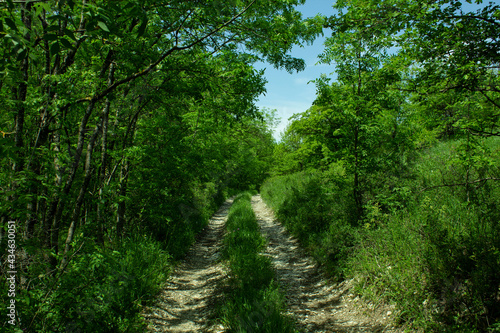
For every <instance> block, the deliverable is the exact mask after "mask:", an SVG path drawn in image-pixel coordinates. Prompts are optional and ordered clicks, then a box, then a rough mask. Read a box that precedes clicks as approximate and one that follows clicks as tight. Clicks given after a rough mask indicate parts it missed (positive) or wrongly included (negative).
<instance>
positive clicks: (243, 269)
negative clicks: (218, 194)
mask: <svg viewBox="0 0 500 333" xmlns="http://www.w3.org/2000/svg"><path fill="white" fill-rule="evenodd" d="M251 197H252V196H251V194H250V192H244V193H242V194H239V195H238V196H237V197H236V198H235V200H234V202H233V205H232V206H231V208H230V210H229V215H228V219H227V223H226V228H227V234H226V236H225V237H224V240H223V258H224V259H225V260H227V263H228V267H229V273H228V274H229V279H228V281H226V283H227V285H226V286H225V288H224V290H225V293H224V301H223V304H221V305H220V309H219V318H220V321H221V323H222V325H223V326H224V328H225V329H227V330H228V332H268V333H274V332H295V331H296V330H295V329H294V322H293V320H292V319H291V318H290V317H288V316H286V315H285V314H284V312H285V302H284V296H283V294H282V293H281V292H280V287H279V285H278V283H277V282H276V275H275V274H276V273H275V270H274V268H273V266H272V263H271V260H270V258H269V257H267V256H264V255H263V254H262V251H263V250H264V249H265V247H266V240H265V239H264V237H262V235H261V233H260V228H259V225H258V223H257V220H256V218H255V213H254V211H253V209H252V205H251Z"/></svg>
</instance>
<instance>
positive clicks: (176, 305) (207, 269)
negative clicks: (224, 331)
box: [143, 200, 232, 332]
mask: <svg viewBox="0 0 500 333" xmlns="http://www.w3.org/2000/svg"><path fill="white" fill-rule="evenodd" d="M231 204H232V200H227V201H226V202H225V203H224V204H223V205H222V206H221V208H220V209H219V210H218V211H217V213H215V214H214V216H212V218H211V219H210V222H209V225H208V226H207V228H206V229H205V231H204V232H203V233H202V235H200V238H199V239H198V240H197V242H196V243H195V244H194V245H193V247H192V248H191V249H190V250H189V252H188V253H187V255H186V260H185V261H183V262H182V263H181V264H180V265H179V266H178V267H176V269H175V271H174V273H173V274H172V275H171V277H170V279H169V281H168V282H167V286H166V288H165V289H164V290H163V291H162V292H161V294H160V295H159V297H158V300H157V302H156V304H155V305H153V306H150V307H147V308H145V309H144V311H143V316H144V318H145V319H146V322H147V323H148V332H217V330H216V328H215V327H211V325H210V322H209V321H208V318H209V316H210V314H211V310H213V304H214V302H216V301H217V297H218V296H220V295H218V294H219V293H218V292H217V291H216V287H217V285H218V282H219V281H221V280H222V279H224V278H225V276H226V274H225V272H224V267H223V265H222V263H221V262H220V261H219V260H218V259H219V249H220V242H221V240H222V237H223V233H224V224H225V222H226V219H227V214H228V210H229V208H230V206H231Z"/></svg>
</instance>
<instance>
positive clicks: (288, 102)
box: [255, 0, 334, 139]
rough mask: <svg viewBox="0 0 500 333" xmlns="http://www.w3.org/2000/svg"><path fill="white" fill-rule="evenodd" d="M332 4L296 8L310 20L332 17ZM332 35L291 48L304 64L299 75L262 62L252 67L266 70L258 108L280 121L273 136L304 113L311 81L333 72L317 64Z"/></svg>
mask: <svg viewBox="0 0 500 333" xmlns="http://www.w3.org/2000/svg"><path fill="white" fill-rule="evenodd" d="M332 5H333V1H331V0H308V1H306V4H305V5H302V6H299V7H297V9H298V10H300V11H301V12H302V14H303V17H312V16H315V15H316V14H322V15H326V16H330V15H332V14H333V8H332ZM330 35H331V32H330V31H327V30H325V31H324V36H323V37H321V36H320V37H318V38H317V39H316V40H315V41H314V43H313V45H305V46H304V47H298V46H296V47H294V48H293V49H292V52H291V54H292V55H293V56H294V57H296V58H302V59H304V60H305V62H306V66H307V67H306V69H305V70H304V71H302V72H299V73H293V74H289V73H287V72H286V71H285V70H277V69H275V68H274V67H273V66H271V65H269V64H264V63H258V64H256V65H255V67H256V68H257V69H262V68H266V71H265V76H266V79H267V81H268V83H267V85H266V89H267V93H266V94H265V95H261V96H260V98H259V100H258V102H257V106H258V107H266V108H270V109H276V110H277V111H278V113H277V116H278V117H279V118H281V122H280V124H279V125H278V126H277V128H276V129H275V132H274V137H275V138H276V139H278V138H279V134H280V133H281V132H282V131H283V130H284V128H285V127H286V125H287V123H288V118H290V117H291V116H292V115H293V114H295V113H299V112H304V111H306V110H307V109H308V108H309V107H310V106H311V105H312V102H313V101H314V99H315V97H316V88H315V86H314V83H308V82H309V81H311V80H314V79H316V78H318V77H320V75H321V74H322V73H324V74H327V75H329V74H330V73H331V72H333V71H334V68H333V66H331V65H324V64H318V65H316V63H317V62H318V55H319V54H320V53H322V52H323V48H324V47H323V43H324V41H325V37H330Z"/></svg>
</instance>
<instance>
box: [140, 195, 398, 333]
mask: <svg viewBox="0 0 500 333" xmlns="http://www.w3.org/2000/svg"><path fill="white" fill-rule="evenodd" d="M231 203H232V201H231V200H228V201H226V202H225V203H224V204H223V205H222V207H221V208H220V209H219V211H218V212H217V213H216V214H215V215H214V216H213V217H212V219H211V220H210V224H209V226H208V227H207V228H206V230H205V232H204V233H203V234H202V235H201V236H200V238H199V239H198V241H197V242H196V244H195V245H194V246H193V247H192V249H191V250H190V251H189V253H188V254H187V256H186V259H185V260H184V261H183V262H182V263H181V264H180V265H179V266H178V267H177V268H176V270H175V272H174V273H173V274H172V275H171V277H170V279H169V281H168V283H167V286H166V288H165V289H164V290H163V291H162V292H161V294H160V295H159V296H158V299H157V301H156V303H155V304H154V305H153V306H150V307H146V308H145V309H144V311H143V316H144V318H145V319H146V322H147V323H148V332H223V328H222V327H221V326H220V325H217V324H214V321H213V320H210V319H209V318H211V315H213V308H214V306H215V304H217V303H218V301H219V299H220V297H221V295H220V288H218V286H220V285H221V282H222V281H223V280H224V279H225V278H226V277H227V274H226V271H227V269H226V268H225V267H224V264H223V263H222V262H221V261H220V260H219V250H220V246H221V240H222V238H223V235H224V223H225V221H226V219H227V213H228V210H229V207H230V206H231ZM252 207H253V209H254V211H255V214H256V216H257V221H258V223H259V225H260V227H261V231H262V234H263V235H264V237H266V238H267V239H268V246H267V249H266V251H265V254H266V255H268V256H270V258H271V259H272V262H273V264H274V267H275V269H276V272H277V276H278V278H279V281H280V285H281V287H282V290H283V291H284V293H285V297H286V301H287V308H288V314H290V315H291V316H292V317H294V318H295V319H296V322H297V328H298V329H299V331H301V332H324V333H326V332H343V333H344V332H345V333H347V332H400V330H397V329H394V328H393V327H392V326H391V315H392V309H391V308H389V307H387V306H377V307H375V306H374V305H373V304H370V303H368V302H365V301H363V300H362V299H360V298H359V297H357V296H356V295H354V294H353V293H352V292H351V291H350V286H351V282H350V281H344V282H342V283H340V284H329V283H327V280H326V279H325V277H324V276H323V275H322V273H321V271H320V270H319V269H318V267H317V266H316V264H315V263H314V260H313V259H312V258H311V257H310V256H308V255H307V254H306V253H305V252H304V251H303V250H302V249H301V247H300V246H299V244H298V242H297V240H295V239H294V238H293V237H291V236H290V235H289V234H288V233H287V232H286V231H285V229H284V228H283V227H282V226H281V225H280V224H279V223H278V221H276V219H275V217H274V214H273V212H272V211H271V210H270V209H269V208H268V207H267V206H266V205H265V203H264V202H263V201H262V199H261V198H260V196H259V195H256V196H254V197H253V198H252ZM277 333H279V332H277Z"/></svg>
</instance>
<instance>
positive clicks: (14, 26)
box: [4, 17, 17, 31]
mask: <svg viewBox="0 0 500 333" xmlns="http://www.w3.org/2000/svg"><path fill="white" fill-rule="evenodd" d="M4 20H5V23H6V24H7V26H8V27H9V28H11V29H12V30H16V31H17V26H16V24H15V23H14V21H12V20H11V19H10V18H8V17H6V18H5V19H4Z"/></svg>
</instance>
